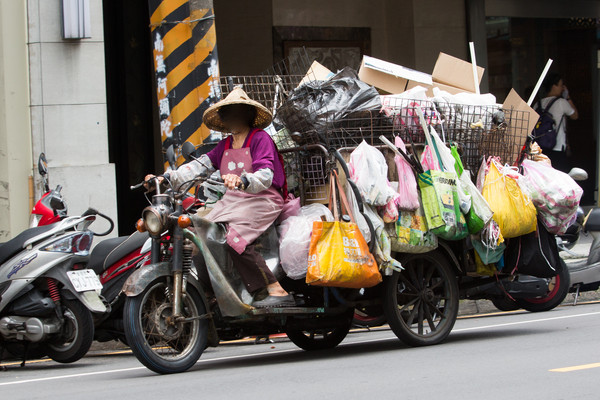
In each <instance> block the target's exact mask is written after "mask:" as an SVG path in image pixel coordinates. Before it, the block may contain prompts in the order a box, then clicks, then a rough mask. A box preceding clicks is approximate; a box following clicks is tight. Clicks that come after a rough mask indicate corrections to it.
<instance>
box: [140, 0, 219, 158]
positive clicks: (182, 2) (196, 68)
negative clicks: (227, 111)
mask: <svg viewBox="0 0 600 400" xmlns="http://www.w3.org/2000/svg"><path fill="white" fill-rule="evenodd" d="M148 1H149V6H150V29H151V35H152V42H153V47H154V50H153V56H154V68H155V73H156V82H157V83H156V85H157V86H156V89H157V98H158V103H159V107H158V109H159V119H160V126H161V140H162V143H163V147H164V148H166V147H168V146H169V145H170V144H172V143H173V142H175V143H178V144H181V143H183V142H184V141H186V140H189V141H191V142H192V143H194V144H200V143H202V141H203V140H204V139H205V138H206V137H207V136H209V135H210V130H209V129H208V128H206V126H204V125H203V124H202V115H203V113H204V111H205V110H206V108H208V107H209V106H210V105H211V104H212V103H213V102H214V101H216V99H217V98H218V93H215V92H214V90H215V89H218V87H217V88H214V89H213V79H214V78H213V77H217V76H218V73H219V72H218V63H217V48H216V31H215V24H214V14H213V10H212V9H193V8H192V6H191V5H190V2H189V1H188V0H148Z"/></svg>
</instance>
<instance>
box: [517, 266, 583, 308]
mask: <svg viewBox="0 0 600 400" xmlns="http://www.w3.org/2000/svg"><path fill="white" fill-rule="evenodd" d="M560 262H561V264H562V271H560V272H559V273H558V275H556V276H555V277H553V278H552V280H551V281H550V284H549V285H548V286H549V289H550V291H549V292H548V294H547V295H545V296H542V297H535V298H531V299H518V300H517V304H518V305H519V306H520V307H521V308H524V309H525V310H527V311H531V312H541V311H549V310H552V309H553V308H555V307H557V306H559V305H560V304H561V303H562V302H563V300H564V299H565V297H567V294H568V293H569V287H571V277H570V275H569V268H567V266H566V265H565V262H564V261H563V260H560Z"/></svg>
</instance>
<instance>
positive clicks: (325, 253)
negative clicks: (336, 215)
mask: <svg viewBox="0 0 600 400" xmlns="http://www.w3.org/2000/svg"><path fill="white" fill-rule="evenodd" d="M379 282H381V274H380V273H379V268H378V266H377V263H376V262H375V259H374V258H373V255H372V254H371V253H370V252H369V247H368V246H367V242H365V240H364V239H363V237H362V234H361V233H360V230H359V229H358V227H357V225H356V224H353V223H348V222H340V221H334V222H323V221H317V222H313V234H312V237H311V239H310V247H309V250H308V271H307V273H306V283H308V284H310V285H316V286H335V287H346V288H355V289H360V288H366V287H371V286H375V285H377V284H378V283H379Z"/></svg>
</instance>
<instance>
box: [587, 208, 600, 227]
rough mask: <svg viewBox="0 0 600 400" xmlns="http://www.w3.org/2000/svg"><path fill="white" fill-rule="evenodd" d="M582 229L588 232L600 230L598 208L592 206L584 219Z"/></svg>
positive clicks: (599, 212) (599, 211)
mask: <svg viewBox="0 0 600 400" xmlns="http://www.w3.org/2000/svg"><path fill="white" fill-rule="evenodd" d="M584 229H585V230H586V231H588V232H590V231H591V232H598V231H600V208H594V209H593V210H592V211H591V212H590V213H589V214H588V216H587V218H586V219H585V223H584Z"/></svg>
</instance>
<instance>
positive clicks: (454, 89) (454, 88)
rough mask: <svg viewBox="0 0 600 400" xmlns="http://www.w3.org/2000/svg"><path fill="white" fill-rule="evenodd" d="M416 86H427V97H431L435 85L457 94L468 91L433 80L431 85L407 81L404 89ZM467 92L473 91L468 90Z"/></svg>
mask: <svg viewBox="0 0 600 400" xmlns="http://www.w3.org/2000/svg"><path fill="white" fill-rule="evenodd" d="M416 86H423V87H425V88H427V92H426V93H427V96H428V97H433V88H434V87H437V88H439V89H440V90H443V91H445V92H448V93H450V94H459V93H465V92H469V91H468V90H464V89H459V88H456V87H454V86H448V85H444V84H443V83H437V82H433V84H432V85H424V84H422V83H418V82H412V81H411V82H409V83H408V86H407V87H406V90H408V89H412V88H414V87H416ZM469 93H473V92H469Z"/></svg>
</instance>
